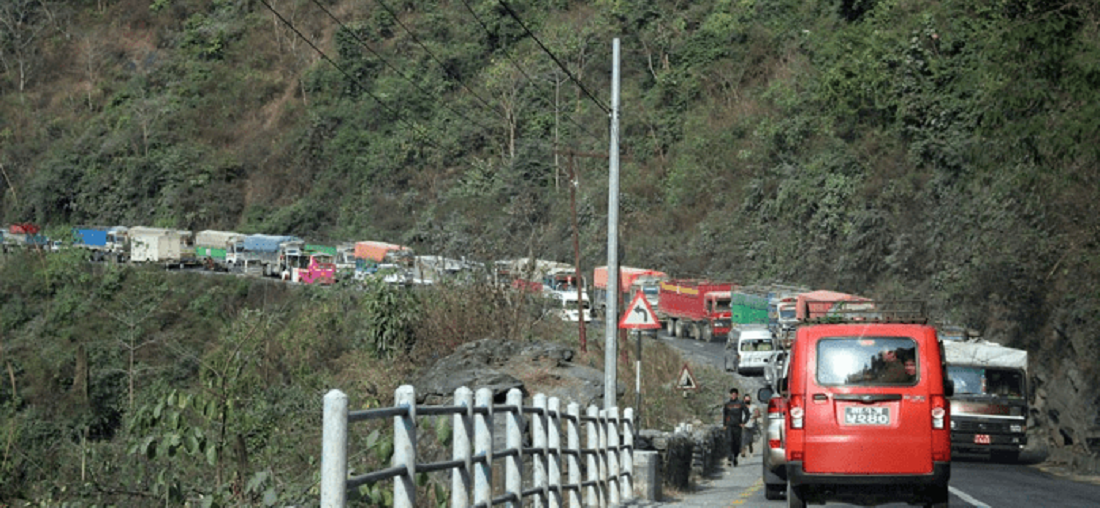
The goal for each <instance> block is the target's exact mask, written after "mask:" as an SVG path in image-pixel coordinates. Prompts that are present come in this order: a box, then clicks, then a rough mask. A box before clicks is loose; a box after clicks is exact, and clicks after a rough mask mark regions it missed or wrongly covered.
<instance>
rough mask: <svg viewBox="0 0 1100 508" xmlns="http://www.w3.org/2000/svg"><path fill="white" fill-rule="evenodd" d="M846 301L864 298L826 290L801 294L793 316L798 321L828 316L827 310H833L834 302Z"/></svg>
mask: <svg viewBox="0 0 1100 508" xmlns="http://www.w3.org/2000/svg"><path fill="white" fill-rule="evenodd" d="M848 300H854V301H863V300H866V298H864V297H862V296H856V295H850V294H848V293H840V292H837V291H829V290H827V289H821V290H818V291H811V292H809V293H802V294H800V295H798V307H797V308H796V309H795V315H796V317H797V318H798V320H799V321H803V320H806V319H817V318H820V317H824V316H825V315H826V314H828V312H829V309H831V308H833V305H835V304H836V302H842V301H848Z"/></svg>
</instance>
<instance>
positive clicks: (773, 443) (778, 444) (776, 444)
mask: <svg viewBox="0 0 1100 508" xmlns="http://www.w3.org/2000/svg"><path fill="white" fill-rule="evenodd" d="M782 447H783V442H782V441H780V440H778V439H769V440H768V448H771V449H776V448H782Z"/></svg>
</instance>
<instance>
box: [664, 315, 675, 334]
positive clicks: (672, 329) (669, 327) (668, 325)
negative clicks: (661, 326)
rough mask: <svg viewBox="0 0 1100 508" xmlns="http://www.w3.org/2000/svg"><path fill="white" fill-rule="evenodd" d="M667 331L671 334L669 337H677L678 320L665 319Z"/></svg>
mask: <svg viewBox="0 0 1100 508" xmlns="http://www.w3.org/2000/svg"><path fill="white" fill-rule="evenodd" d="M665 333H667V334H668V335H669V337H675V336H676V320H675V319H672V318H669V319H668V320H667V321H665Z"/></svg>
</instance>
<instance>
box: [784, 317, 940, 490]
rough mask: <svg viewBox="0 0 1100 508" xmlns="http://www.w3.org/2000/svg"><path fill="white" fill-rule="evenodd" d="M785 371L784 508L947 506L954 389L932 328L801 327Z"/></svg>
mask: <svg viewBox="0 0 1100 508" xmlns="http://www.w3.org/2000/svg"><path fill="white" fill-rule="evenodd" d="M789 363H790V377H789V386H788V388H789V396H788V397H787V400H786V402H787V405H788V407H787V411H786V416H785V422H784V429H783V430H784V437H783V438H784V441H785V442H784V443H783V447H784V449H785V453H786V468H787V480H788V484H787V503H788V506H791V507H803V506H806V504H807V503H815V504H822V503H825V502H827V501H841V502H849V503H854V504H861V505H873V504H882V503H891V502H906V503H909V504H915V505H924V506H947V500H948V481H949V480H950V478H951V434H950V433H951V430H950V429H951V422H950V414H949V412H950V404H949V402H948V400H947V397H948V396H950V395H951V392H952V386H953V385H952V384H951V381H949V380H947V379H946V377H945V374H944V373H945V368H944V354H943V348H942V346H941V345H940V343H939V341H938V339H937V337H936V330H935V329H934V328H933V327H931V326H927V325H924V324H920V323H915V322H912V321H909V322H888V321H884V320H876V321H873V322H871V321H867V322H854V321H853V322H841V323H839V324H814V325H804V326H801V327H800V328H799V329H798V332H797V336H796V338H795V341H794V344H793V346H792V349H791V356H790V359H789Z"/></svg>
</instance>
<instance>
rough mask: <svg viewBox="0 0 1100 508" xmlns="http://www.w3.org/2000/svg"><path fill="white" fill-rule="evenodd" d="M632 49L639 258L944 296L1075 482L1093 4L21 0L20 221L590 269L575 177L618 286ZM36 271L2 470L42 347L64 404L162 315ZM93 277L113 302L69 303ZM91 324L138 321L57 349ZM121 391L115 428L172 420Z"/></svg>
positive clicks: (1098, 229)
mask: <svg viewBox="0 0 1100 508" xmlns="http://www.w3.org/2000/svg"><path fill="white" fill-rule="evenodd" d="M616 37H618V38H620V39H621V42H622V62H621V65H622V92H621V95H622V97H621V131H620V132H621V136H622V138H621V144H622V146H623V151H622V165H621V171H622V184H621V185H622V188H621V190H622V194H621V198H620V200H621V216H620V219H621V224H620V232H621V237H622V238H621V242H622V243H621V247H620V249H621V251H623V253H624V254H623V260H622V261H623V263H625V264H628V265H635V266H648V267H652V268H656V269H661V270H664V271H666V272H668V273H669V274H672V275H674V276H680V277H695V276H708V277H714V278H731V279H733V280H736V281H739V282H742V283H754V282H776V281H781V282H786V283H800V284H805V285H810V286H814V287H822V288H830V289H837V290H842V291H847V292H853V293H859V294H864V295H868V296H876V297H906V298H910V297H914V298H922V299H925V300H927V301H928V302H930V305H931V307H930V308H931V310H932V311H933V313H934V315H935V316H936V317H937V319H939V320H943V321H947V322H952V323H956V324H963V325H967V326H970V327H973V328H976V329H979V330H982V331H983V332H984V333H985V335H986V336H987V337H989V338H992V339H994V340H998V341H1000V342H1004V343H1006V344H1009V345H1013V346H1016V347H1024V348H1027V349H1028V350H1029V351H1031V353H1032V358H1033V372H1034V375H1033V379H1032V381H1033V388H1035V389H1036V390H1037V392H1036V394H1037V396H1036V400H1035V401H1034V402H1035V406H1034V407H1035V410H1034V411H1033V415H1032V416H1033V417H1034V419H1033V425H1038V426H1039V427H1040V428H1041V429H1042V433H1041V436H1042V439H1043V441H1044V444H1046V445H1049V446H1051V447H1052V448H1053V449H1054V451H1055V457H1062V458H1070V457H1078V458H1081V457H1089V456H1096V455H1097V453H1100V421H1097V418H1096V415H1097V414H1098V411H1100V391H1097V389H1096V386H1100V371H1098V370H1097V369H1095V365H1097V362H1098V360H1100V351H1098V346H1097V343H1096V340H1095V338H1096V337H1097V336H1098V335H1100V323H1098V322H1097V316H1098V315H1100V266H1098V264H1097V262H1098V261H1100V249H1098V244H1097V242H1098V239H1100V205H1098V204H1097V199H1096V197H1097V196H1100V181H1098V178H1097V175H1100V5H1098V4H1097V3H1096V2H1091V1H1083V0H983V1H967V0H939V1H933V0H697V1H691V2H678V1H677V2H673V1H663V0H657V1H650V0H621V1H613V0H597V1H591V2H581V1H568V0H550V1H542V2H535V1H531V0H509V1H501V0H459V1H430V0H404V1H397V0H369V1H351V0H151V1H150V0H55V1H48V0H6V1H3V2H0V169H2V170H3V171H2V174H3V178H4V181H3V186H4V192H3V194H2V195H0V215H2V218H3V220H4V221H5V223H11V222H22V221H35V222H38V223H41V224H44V225H48V226H49V227H50V228H51V230H52V231H55V232H63V231H66V229H67V228H68V227H70V226H72V225H76V224H98V225H114V224H123V225H147V226H161V227H178V228H186V229H192V230H198V229H207V228H210V229H226V230H235V231H240V232H245V233H250V232H262V233H271V234H296V235H299V236H302V237H304V238H310V239H315V240H318V241H354V240H365V239H373V240H386V241H395V242H401V243H404V244H407V245H410V246H412V247H414V248H415V249H416V250H417V251H418V252H421V253H431V254H440V255H447V256H453V257H460V256H465V257H468V258H472V259H480V260H492V259H500V258H505V257H516V256H528V255H533V256H537V257H541V258H549V259H558V260H561V261H570V260H571V259H572V222H571V214H570V192H569V188H570V183H569V182H570V178H569V174H570V169H571V168H570V161H572V163H573V164H574V165H575V169H576V172H577V175H578V178H577V181H578V184H577V186H576V209H577V218H578V225H579V236H580V245H581V251H582V253H581V259H582V266H583V268H584V269H585V270H586V271H589V270H590V269H591V267H593V266H595V265H601V264H605V262H606V247H605V246H606V229H607V215H606V214H607V194H608V192H607V176H606V175H607V173H608V170H607V167H608V162H607V160H606V159H604V158H600V155H601V154H606V153H607V149H608V144H609V139H608V131H609V129H608V126H609V121H608V120H609V117H608V108H609V107H610V87H611V84H610V77H611V44H612V39H613V38H616ZM570 152H574V153H577V154H580V155H577V156H575V157H570V156H569V153H570ZM28 263H29V262H28ZM27 266H28V268H27V269H28V270H29V271H30V273H27V274H26V275H24V276H25V277H28V279H26V280H21V281H5V285H4V293H3V294H0V303H2V307H0V311H2V312H3V316H2V319H0V323H2V325H3V326H2V329H0V334H2V335H0V339H2V340H3V341H4V343H3V344H0V345H2V346H4V351H5V353H4V354H5V355H6V356H4V357H3V358H0V361H3V362H6V369H5V370H6V371H7V373H9V374H10V376H9V377H10V379H11V382H10V383H5V385H7V384H10V386H4V387H3V388H0V403H2V404H4V406H3V410H4V411H5V417H4V418H5V419H6V420H5V421H6V422H8V424H7V425H6V427H7V428H6V429H0V430H5V431H7V432H6V433H7V434H8V436H0V438H3V439H4V440H5V442H6V443H7V446H6V448H5V449H6V450H9V451H6V452H5V455H4V464H3V466H0V475H4V476H5V477H7V475H8V473H9V472H10V471H11V467H13V466H12V464H13V463H14V462H13V461H14V460H16V459H15V458H14V455H12V453H11V452H10V450H13V449H15V448H13V446H12V443H15V442H23V441H18V440H23V439H30V437H31V436H33V433H34V432H35V429H36V428H39V427H35V426H34V425H30V424H29V423H27V422H31V421H35V419H34V418H29V419H28V414H27V413H26V411H27V410H28V409H27V408H28V405H27V401H26V399H22V398H21V397H23V395H22V394H19V393H13V392H16V391H17V390H15V388H16V387H18V386H19V385H21V384H23V383H26V382H27V381H26V380H25V379H22V378H20V376H23V375H27V374H25V373H26V372H31V369H30V368H29V367H25V366H26V365H29V364H30V363H32V362H30V360H28V356H26V355H32V353H34V350H33V349H28V348H27V347H28V346H27V345H28V344H33V343H34V341H42V342H43V343H49V344H60V343H62V342H61V341H67V342H64V343H65V344H68V345H71V346H72V349H71V351H70V352H68V353H66V354H69V356H71V358H72V360H71V362H72V365H71V366H70V367H71V368H70V367H64V366H62V367H57V370H56V371H54V372H53V373H52V374H49V372H50V370H49V369H48V367H49V365H39V366H38V367H37V369H38V370H34V372H37V373H39V374H41V375H43V376H45V377H44V378H43V379H44V380H43V381H42V382H43V383H46V381H45V379H49V380H50V381H49V383H46V384H45V385H44V386H50V387H52V388H51V389H52V390H54V391H56V392H57V393H70V392H71V391H72V390H74V389H76V388H75V387H73V384H74V382H73V379H74V374H73V372H72V371H73V369H75V368H76V366H77V365H79V361H77V358H79V355H78V353H77V351H78V349H77V345H78V344H79V343H80V341H81V340H83V339H87V338H90V337H92V336H94V337H110V336H115V338H117V337H118V336H121V337H127V335H126V334H127V333H130V332H128V330H131V331H132V330H135V328H134V326H136V325H132V324H129V325H128V324H127V323H133V321H132V320H133V319H137V318H138V317H140V316H131V317H129V318H126V319H130V320H131V321H127V320H122V319H121V318H116V319H115V320H114V321H113V323H114V324H110V323H112V321H111V319H110V316H111V315H116V316H117V315H120V314H119V313H120V312H122V311H121V310H119V309H122V308H125V307H127V305H123V303H124V302H122V303H120V301H119V300H118V298H119V297H117V296H115V292H114V289H112V288H117V287H118V286H117V284H119V282H118V281H117V280H114V279H111V278H109V277H110V276H114V277H116V278H117V277H122V276H121V275H117V274H116V275H111V274H110V273H108V274H106V275H105V274H103V273H99V272H89V273H87V274H81V275H80V277H88V279H79V280H83V281H84V282H82V283H80V284H76V283H73V284H71V285H66V284H67V283H66V284H60V283H58V282H56V279H55V277H57V276H58V274H57V271H58V270H59V269H57V268H54V269H50V268H48V267H46V266H45V265H41V264H40V265H33V263H32V264H29V265H27ZM34 266H37V268H35V267H34ZM66 266H67V268H65V270H72V269H73V268H72V266H69V265H66ZM5 273H12V272H11V267H10V263H8V264H7V266H6V267H5ZM71 276H72V277H76V275H71ZM104 276H108V278H103V277H104ZM74 280H76V279H74ZM36 284H38V285H39V286H38V289H33V290H32V289H30V288H35V287H36ZM82 284H83V285H82ZM112 284H114V285H112ZM162 284H164V285H166V286H165V287H173V288H175V289H171V291H180V289H178V288H176V284H175V283H169V282H164V283H162ZM88 285H94V286H95V287H97V288H100V289H97V292H96V293H95V295H96V298H98V299H99V300H87V299H86V298H89V297H88V296H87V294H84V293H79V295H81V296H77V294H78V293H70V290H71V289H72V288H85V290H87V289H86V287H85V286H88ZM17 287H18V288H21V289H18V290H17V289H15V288H17ZM180 287H184V286H180ZM66 288H68V289H66ZM161 291H169V289H164V288H163V287H162V289H161ZM250 294H251V293H250V292H249V291H246V290H240V291H237V292H230V294H229V295H227V296H225V298H226V299H225V300H224V302H223V303H220V304H219V305H223V306H224V309H223V310H217V309H205V307H203V308H198V309H193V312H194V314H188V313H185V312H183V309H184V308H190V306H191V305H192V304H187V305H184V304H183V303H180V304H179V305H177V306H175V307H170V308H171V309H175V310H172V311H170V312H169V311H165V312H166V314H164V315H161V314H156V321H158V322H162V323H165V324H163V325H158V326H160V327H161V329H164V330H175V331H174V332H173V333H184V331H183V330H186V329H187V328H186V327H183V328H176V327H177V326H179V323H180V322H182V321H183V320H191V319H194V318H195V317H196V316H199V317H202V318H203V319H206V318H209V313H210V312H214V313H217V312H222V317H221V318H220V319H221V321H219V322H218V325H217V327H214V328H213V329H214V330H221V328H219V327H228V328H226V329H225V330H226V331H225V333H228V334H229V336H233V337H249V336H251V335H249V334H250V333H251V332H246V331H240V330H239V329H238V328H235V327H242V326H244V327H247V326H252V325H249V323H259V322H261V321H262V317H263V316H262V315H261V316H251V317H250V316H249V315H247V314H242V313H241V312H239V311H240V309H243V308H249V309H268V310H267V311H268V312H275V311H273V310H272V309H271V307H264V305H262V304H261V303H262V302H261V303H258V301H249V300H247V297H249V295H250ZM185 297H186V298H190V299H195V298H199V297H200V295H197V294H189V295H188V294H183V295H180V298H185ZM252 297H254V295H253V296H252ZM312 297H313V298H324V297H323V296H318V295H313V296H312ZM128 298H133V299H135V300H134V301H144V300H141V299H143V298H155V301H157V302H161V301H165V298H166V297H165V296H163V295H161V296H155V297H153V296H136V295H135V296H131V297H128ZM219 298H220V297H219ZM91 301H97V302H98V301H102V302H104V303H103V305H106V306H107V307H106V308H108V309H115V307H111V306H112V305H114V306H117V305H122V307H120V308H119V309H115V310H114V311H104V312H107V314H105V316H106V317H105V318H104V323H105V324H103V325H102V326H97V327H92V328H88V329H83V328H80V327H74V326H73V325H66V326H60V325H56V324H53V323H55V322H57V320H63V319H64V316H66V315H67V313H69V312H71V309H72V308H74V306H77V305H78V304H79V305H88V304H89V303H88V302H91ZM219 301H221V300H219ZM44 302H45V303H44ZM196 305H197V304H196ZM204 305H206V304H204ZM211 305H212V304H211ZM158 308H159V307H158ZM30 309H34V310H40V309H50V310H49V312H48V313H47V314H45V315H32V314H31V313H30V312H31V311H30ZM204 309H205V310H204ZM150 312H151V311H150ZM158 312H160V311H158ZM280 312H281V311H280ZM379 312H381V314H376V315H386V313H385V312H383V311H379ZM152 315H153V314H150V316H152ZM339 315H340V314H339V313H334V314H333V317H332V318H331V319H332V320H333V323H336V324H333V325H332V326H334V327H338V328H339V329H340V330H350V329H351V328H345V327H350V326H352V325H350V324H348V323H344V322H342V321H341V320H340V318H339V317H337V316H339ZM101 317H102V316H101ZM142 322H144V321H142ZM405 324H406V322H405V321H400V320H399V325H400V326H398V328H400V327H401V326H405ZM187 326H200V325H198V324H192V325H187ZM264 326H275V325H264ZM408 326H409V327H410V328H415V324H413V323H412V322H411V321H410V322H408ZM468 326H470V327H473V326H474V324H472V323H471V324H469V325H468ZM487 329H488V328H487ZM493 330H496V329H495V328H494V329H493ZM524 330H526V329H524ZM135 333H136V332H135ZM318 333H319V332H318ZM415 333H417V332H416V331H415V330H413V331H410V332H409V334H411V335H415ZM420 333H423V331H421V332H420ZM501 333H519V332H517V330H510V331H509V330H506V331H503V332H501ZM524 333H526V332H524ZM112 334H113V335H112ZM467 335H469V336H470V337H471V338H480V337H476V334H473V333H471V334H467ZM309 336H310V337H313V336H314V335H309ZM203 337H204V338H208V339H210V340H215V339H217V338H218V337H217V336H216V335H215V336H206V335H203ZM463 337H466V335H463ZM119 340H122V339H119ZM135 340H136V339H135ZM242 340H243V339H242ZM20 341H21V342H20ZM9 343H15V344H21V345H22V349H17V351H20V353H12V352H10V351H12V346H10V345H9ZM123 343H126V341H125V340H123ZM139 343H140V341H138V342H134V343H132V344H131V346H133V345H136V344H139ZM204 344H205V343H204ZM50 347H55V346H50ZM56 347H58V348H62V346H56ZM65 347H66V348H67V347H68V346H65ZM195 347H197V348H200V349H201V347H203V346H201V345H196V346H195ZM206 347H209V345H207V346H206ZM300 347H305V346H301V345H300ZM347 347H352V346H347ZM89 353H90V352H88V351H85V352H84V353H80V354H85V355H87V354H89ZM115 353H118V350H116V351H115ZM19 355H24V356H19ZM87 361H93V360H91V359H87ZM227 361H228V360H227ZM13 365H23V366H24V367H23V369H24V370H19V369H17V368H15V367H13ZM305 365H311V367H310V368H308V369H303V370H304V371H309V370H311V369H312V368H315V367H316V365H313V364H309V363H308V362H306V363H305ZM227 368H228V367H227ZM77 370H79V369H77ZM39 374H36V375H39ZM51 375H52V376H53V377H52V378H50V376H51ZM180 375H181V376H183V377H182V379H188V375H183V374H180ZM272 375H274V374H272ZM165 376H167V374H165ZM76 378H77V379H78V378H79V377H76ZM156 378H157V379H158V380H159V381H158V383H161V384H162V386H172V384H173V381H172V379H173V378H171V377H170V376H168V377H164V378H163V379H161V374H160V373H158V374H157V375H156ZM120 379H121V378H120ZM116 381H119V380H116ZM263 381H265V382H271V379H269V378H264V379H263ZM119 382H121V381H119ZM124 386H125V385H119V386H115V387H114V388H112V390H122V389H123V388H122V387H124ZM288 386H289V385H288ZM287 389H290V388H287ZM150 393H154V392H150ZM155 393H158V394H160V395H163V396H164V397H168V396H169V395H168V394H167V392H166V391H164V390H161V391H160V392H155ZM66 396H68V395H66ZM150 396H152V395H150ZM104 397H105V398H106V399H110V400H115V401H116V403H114V405H113V406H112V409H111V411H116V412H118V413H119V414H115V415H113V416H111V415H108V416H106V417H105V418H106V419H107V420H110V421H112V422H116V423H117V422H121V421H123V420H126V421H129V422H130V423H129V424H128V425H152V424H151V423H149V422H150V421H154V420H141V419H140V418H136V417H134V415H133V414H131V413H128V412H127V411H129V409H128V408H129V407H131V406H127V408H123V407H121V405H120V404H118V403H117V401H118V400H121V399H118V397H121V392H120V393H116V394H114V395H112V396H110V397H107V396H106V395H105V396H104ZM112 397H113V398H112ZM173 400H178V399H173ZM146 402H147V403H151V404H152V405H153V407H155V405H156V404H155V401H152V402H150V401H146ZM67 411H74V412H78V413H79V412H80V411H81V410H79V409H72V408H70V409H67ZM120 415H126V416H125V418H124V417H123V416H120ZM50 416H52V415H42V416H41V417H36V418H49V417H50ZM158 418H159V417H158ZM12 422H16V423H12ZM141 422H144V423H141ZM154 423H155V422H154ZM40 427H41V429H47V428H50V429H53V430H50V431H49V432H46V430H42V432H46V434H47V435H48V436H50V437H56V436H55V435H54V434H51V433H56V432H58V431H57V430H56V428H55V427H51V426H49V425H45V424H43V425H41V426H40ZM77 427H79V428H84V429H94V428H95V426H94V425H92V423H91V422H88V425H84V426H74V428H77ZM116 430H118V429H106V430H105V431H104V432H106V433H105V434H103V435H99V436H96V435H94V433H90V434H89V433H88V432H87V431H85V432H84V433H85V434H87V436H86V437H88V438H89V439H92V440H93V441H94V439H95V438H98V439H102V440H107V439H110V438H111V437H112V434H111V433H112V432H115V431H116ZM77 435H79V433H78V434H77ZM69 437H70V439H68V441H66V442H68V443H70V445H71V446H81V445H80V443H82V442H83V441H81V440H80V439H76V438H72V436H69ZM37 439H40V440H45V437H43V436H39V438H37ZM242 439H243V438H242ZM184 441H185V442H186V439H185V440H184ZM72 443H75V444H72ZM253 444H254V443H248V442H241V443H240V447H242V448H241V449H249V446H251V445H253ZM196 446H198V445H196ZM195 449H196V450H198V448H195ZM150 460H152V458H151V459H150ZM1085 462H1087V461H1085ZM21 464H22V463H21ZM219 464H220V463H219ZM46 469H48V467H46ZM246 469H248V468H244V467H242V468H241V471H245V470H246ZM250 472H254V470H250ZM38 474H40V473H33V474H32V476H33V475H38ZM74 474H75V473H74ZM242 474H244V473H242ZM221 480H222V478H221V477H219V481H221ZM170 483H171V482H166V483H165V484H166V485H167V484H170ZM261 483H262V481H261ZM11 488H14V489H30V487H27V486H26V485H17V486H16V487H11ZM32 491H33V489H32V490H31V491H27V490H22V491H20V490H15V491H7V492H0V496H4V495H17V494H18V495H25V494H26V493H27V492H32ZM58 495H59V496H60V494H58Z"/></svg>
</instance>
